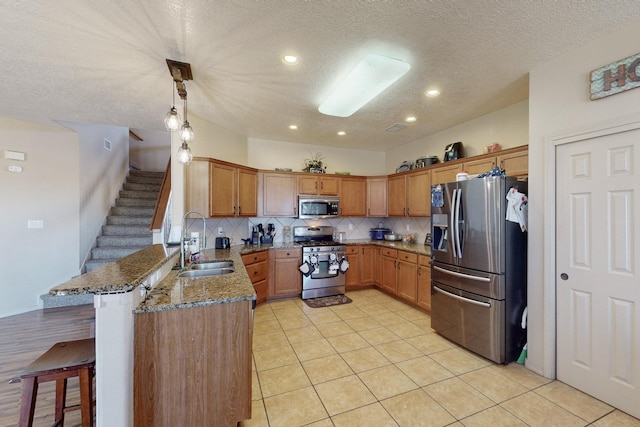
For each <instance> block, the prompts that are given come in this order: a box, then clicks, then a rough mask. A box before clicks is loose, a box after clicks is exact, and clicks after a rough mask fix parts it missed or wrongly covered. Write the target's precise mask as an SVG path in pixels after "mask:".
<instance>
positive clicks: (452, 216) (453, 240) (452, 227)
mask: <svg viewBox="0 0 640 427" xmlns="http://www.w3.org/2000/svg"><path fill="white" fill-rule="evenodd" d="M457 195H458V189H457V188H456V189H455V190H453V196H452V197H451V214H450V219H449V220H450V222H451V224H450V226H449V230H451V248H452V249H453V257H454V258H457V257H458V252H457V248H456V237H455V234H456V228H455V221H456V219H455V212H456V196H457Z"/></svg>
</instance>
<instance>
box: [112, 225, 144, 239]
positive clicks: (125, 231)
mask: <svg viewBox="0 0 640 427" xmlns="http://www.w3.org/2000/svg"><path fill="white" fill-rule="evenodd" d="M149 234H150V233H149V226H148V225H124V224H123V225H112V224H107V225H103V226H102V235H103V236H148V235H149Z"/></svg>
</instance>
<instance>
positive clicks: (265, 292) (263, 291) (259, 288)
mask: <svg viewBox="0 0 640 427" xmlns="http://www.w3.org/2000/svg"><path fill="white" fill-rule="evenodd" d="M253 289H254V290H255V291H256V294H257V296H256V304H260V303H261V302H264V301H266V300H267V296H269V282H267V281H266V280H261V281H260V282H257V283H254V284H253Z"/></svg>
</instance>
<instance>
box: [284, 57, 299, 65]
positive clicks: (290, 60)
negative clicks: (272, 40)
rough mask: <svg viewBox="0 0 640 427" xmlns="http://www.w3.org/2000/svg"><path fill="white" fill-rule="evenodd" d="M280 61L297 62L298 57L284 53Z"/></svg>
mask: <svg viewBox="0 0 640 427" xmlns="http://www.w3.org/2000/svg"><path fill="white" fill-rule="evenodd" d="M282 62H284V63H285V64H290V65H293V64H297V63H298V57H297V56H293V55H285V56H283V57H282Z"/></svg>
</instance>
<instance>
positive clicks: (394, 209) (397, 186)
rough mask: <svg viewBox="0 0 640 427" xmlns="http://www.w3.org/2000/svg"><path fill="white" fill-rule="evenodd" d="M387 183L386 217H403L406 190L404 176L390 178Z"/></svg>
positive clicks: (404, 213)
mask: <svg viewBox="0 0 640 427" xmlns="http://www.w3.org/2000/svg"><path fill="white" fill-rule="evenodd" d="M387 183H388V184H387V200H388V205H387V215H388V216H405V215H406V211H407V210H406V199H407V197H406V195H407V188H406V183H405V178H404V175H396V176H391V177H389V179H388V181H387Z"/></svg>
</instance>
